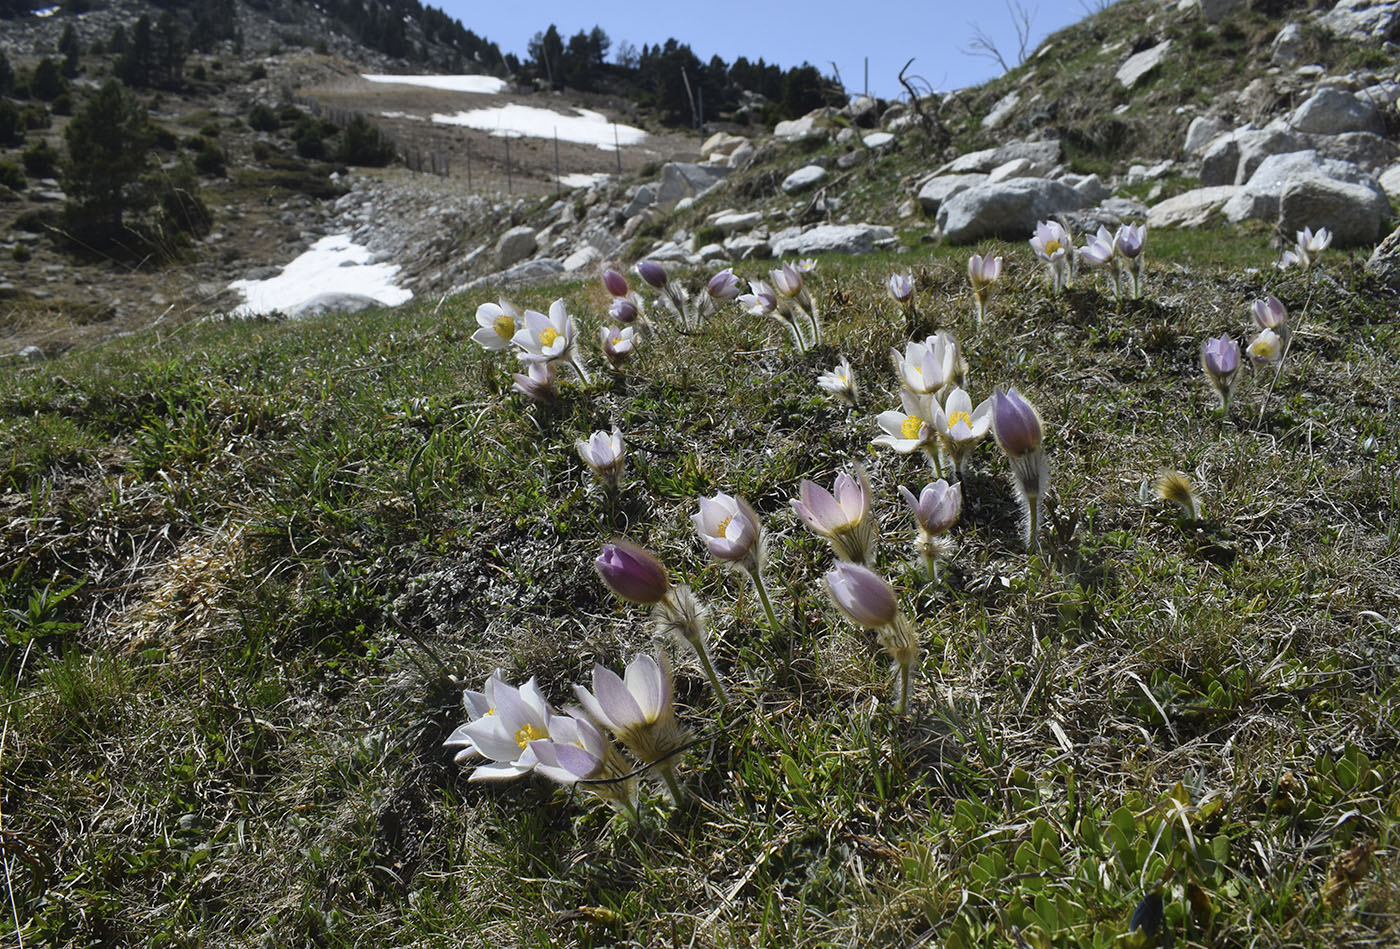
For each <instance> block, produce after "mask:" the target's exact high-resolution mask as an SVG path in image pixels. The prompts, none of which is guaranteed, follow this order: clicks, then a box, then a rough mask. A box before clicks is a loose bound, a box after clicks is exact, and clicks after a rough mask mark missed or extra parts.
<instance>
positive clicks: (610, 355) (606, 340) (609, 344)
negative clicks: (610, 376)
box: [599, 326, 637, 369]
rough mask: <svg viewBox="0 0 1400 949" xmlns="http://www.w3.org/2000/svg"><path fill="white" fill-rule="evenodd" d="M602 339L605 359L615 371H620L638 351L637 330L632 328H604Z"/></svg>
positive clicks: (601, 345)
mask: <svg viewBox="0 0 1400 949" xmlns="http://www.w3.org/2000/svg"><path fill="white" fill-rule="evenodd" d="M600 337H601V338H600V341H599V345H600V348H601V349H602V350H603V358H605V359H607V361H608V365H609V366H611V367H612V368H614V369H620V368H621V367H622V364H623V363H625V362H626V361H627V360H628V359H630V358H631V356H632V353H634V352H635V351H636V349H637V330H636V328H635V327H632V326H604V327H603V331H602V333H601V334H600Z"/></svg>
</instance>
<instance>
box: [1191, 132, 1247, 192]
mask: <svg viewBox="0 0 1400 949" xmlns="http://www.w3.org/2000/svg"><path fill="white" fill-rule="evenodd" d="M1239 165H1240V143H1239V142H1238V141H1237V140H1236V139H1235V136H1234V135H1233V134H1226V135H1221V136H1219V137H1217V138H1216V139H1215V141H1213V142H1211V144H1210V147H1209V148H1207V149H1206V153H1205V155H1203V156H1202V157H1201V185H1202V186H1203V187H1206V188H1214V187H1218V186H1220V185H1232V184H1234V183H1235V169H1237V168H1238V167H1239Z"/></svg>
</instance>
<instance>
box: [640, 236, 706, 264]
mask: <svg viewBox="0 0 1400 949" xmlns="http://www.w3.org/2000/svg"><path fill="white" fill-rule="evenodd" d="M694 256H695V255H694V254H692V253H691V252H690V251H689V250H687V249H686V248H684V247H682V246H681V245H680V243H679V242H677V241H667V242H666V243H664V244H660V245H658V246H656V247H653V248H652V249H651V250H649V251H647V259H648V260H656V261H660V262H661V263H678V264H688V263H692V258H694ZM694 262H697V263H698V261H694Z"/></svg>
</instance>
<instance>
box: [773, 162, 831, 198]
mask: <svg viewBox="0 0 1400 949" xmlns="http://www.w3.org/2000/svg"><path fill="white" fill-rule="evenodd" d="M825 177H826V169H825V168H823V167H822V166H821V165H803V166H802V167H801V168H799V169H797V170H796V171H794V172H793V173H792V174H790V175H788V176H787V177H786V178H784V179H783V183H782V186H781V187H782V189H783V193H784V194H797V192H799V191H805V190H807V189H808V188H810V187H812V185H814V184H816V183H817V182H819V181H821V180H822V179H823V178H825Z"/></svg>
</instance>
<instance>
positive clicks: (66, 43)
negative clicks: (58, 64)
mask: <svg viewBox="0 0 1400 949" xmlns="http://www.w3.org/2000/svg"><path fill="white" fill-rule="evenodd" d="M58 51H59V52H60V53H62V54H63V75H65V76H67V77H68V78H69V79H72V78H73V77H74V76H76V75H77V74H78V58H79V57H80V56H82V55H83V44H82V43H81V42H79V40H78V34H77V32H76V31H75V30H74V29H73V24H72V23H69V24H67V25H66V26H64V27H63V35H62V36H60V37H59V38H58Z"/></svg>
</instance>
